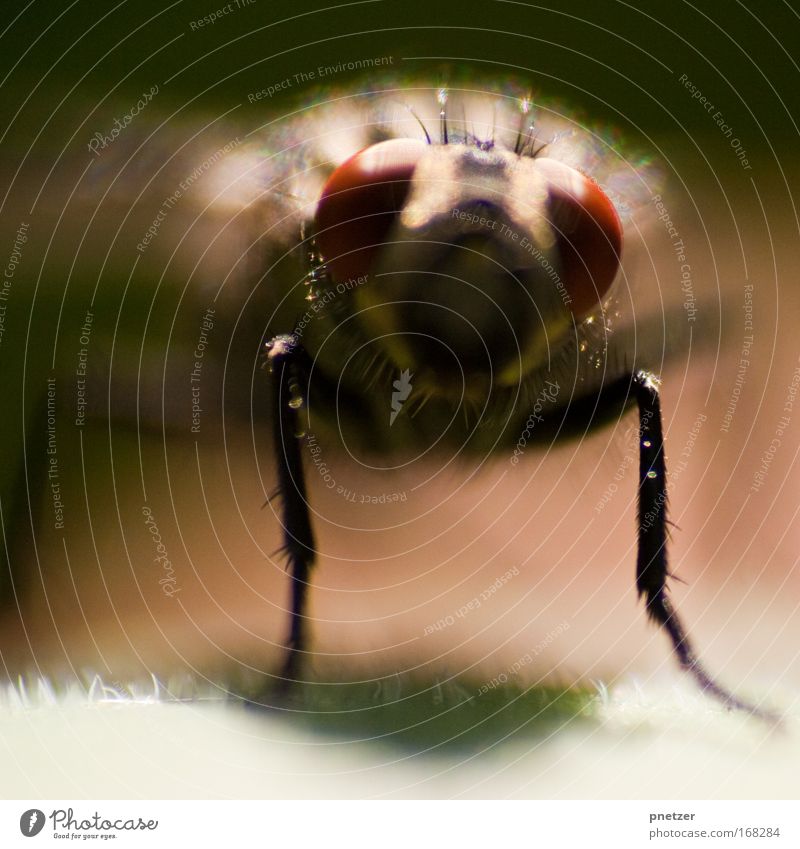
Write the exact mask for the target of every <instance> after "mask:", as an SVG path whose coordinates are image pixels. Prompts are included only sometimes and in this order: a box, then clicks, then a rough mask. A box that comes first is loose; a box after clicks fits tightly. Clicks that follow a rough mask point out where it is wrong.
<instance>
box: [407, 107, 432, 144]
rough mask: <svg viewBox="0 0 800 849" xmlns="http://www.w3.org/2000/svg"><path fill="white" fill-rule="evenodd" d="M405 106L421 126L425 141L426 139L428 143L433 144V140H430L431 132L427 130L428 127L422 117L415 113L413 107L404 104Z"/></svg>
mask: <svg viewBox="0 0 800 849" xmlns="http://www.w3.org/2000/svg"><path fill="white" fill-rule="evenodd" d="M406 108H407V109H408V111H409V112H410V113H411V114H412V115H413V116H414V118H415V119H416V121H417V123H418V124H419V125H420V127H422V132H423V133H425V141H427V142H428V144H433V142H432V141H431V134H430V133H429V132H428V128H427V127H426V126H425V124H424V123H423V121H422V118H420V117H419V115H417V113H416V112H415V111H414V107H413V106H406Z"/></svg>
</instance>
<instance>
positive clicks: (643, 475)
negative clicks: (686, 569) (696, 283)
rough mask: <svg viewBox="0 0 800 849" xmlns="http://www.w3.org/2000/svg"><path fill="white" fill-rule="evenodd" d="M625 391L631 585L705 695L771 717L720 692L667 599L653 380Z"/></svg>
mask: <svg viewBox="0 0 800 849" xmlns="http://www.w3.org/2000/svg"><path fill="white" fill-rule="evenodd" d="M630 387H631V389H632V391H633V394H634V396H635V398H636V402H637V404H638V407H639V516H638V519H639V553H638V558H637V563H636V586H637V588H638V590H639V595H640V596H644V597H645V602H646V604H647V613H648V615H649V616H650V618H651V619H653V620H654V621H655V622H656V623H658V625H660V626H661V627H662V628H664V630H665V631H666V632H667V634H668V635H669V638H670V640H671V641H672V646H673V648H674V650H675V654H676V655H677V657H678V661H679V662H680V664H681V666H682V667H683V668H684V669H685V670H686V671H687V672H689V673H691V675H693V676H694V679H695V680H696V681H697V683H698V684H699V685H700V686H701V687H702V688H703V690H704V691H706V692H707V693H709V694H711V695H713V696H715V697H716V698H718V699H719V700H720V701H722V702H723V703H724V704H726V705H727V706H728V707H731V708H737V709H739V710H744V711H748V712H749V713H754V714H757V715H759V716H762V717H765V718H774V717H772V716H771V715H770V714H769V713H767V712H766V711H764V710H762V709H760V708H757V707H756V706H754V705H751V704H748V703H747V702H744V701H742V700H741V699H738V698H737V697H736V696H734V695H733V694H732V693H730V692H728V691H727V690H726V689H725V688H724V687H721V686H720V685H719V684H717V682H716V681H715V680H714V679H713V678H712V677H711V675H710V674H709V673H708V672H707V671H706V669H705V668H704V667H703V665H702V664H701V663H700V660H699V658H698V657H697V653H696V652H695V650H694V647H693V646H692V643H691V642H690V640H689V636H688V634H687V633H686V629H685V628H684V626H683V624H682V622H681V620H680V619H679V618H678V614H677V613H676V612H675V608H674V607H673V606H672V602H671V601H670V599H669V596H668V595H667V577H668V576H669V571H668V566H667V545H666V543H667V471H666V463H665V460H664V434H663V430H662V425H661V405H660V403H659V395H658V381H657V380H656V378H655V377H654V376H653V375H652V374H648V373H647V372H641V371H640V372H637V373H636V374H634V375H632V377H631V378H630Z"/></svg>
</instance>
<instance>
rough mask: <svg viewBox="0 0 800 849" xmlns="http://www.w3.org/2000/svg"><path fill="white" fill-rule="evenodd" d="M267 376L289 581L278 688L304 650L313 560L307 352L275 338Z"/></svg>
mask: <svg viewBox="0 0 800 849" xmlns="http://www.w3.org/2000/svg"><path fill="white" fill-rule="evenodd" d="M267 349H268V352H269V353H268V357H267V359H268V363H269V367H270V372H271V374H272V399H271V401H272V403H271V407H272V422H273V424H272V428H273V446H274V451H275V460H276V464H277V469H278V493H279V495H280V497H281V501H282V521H283V550H284V551H285V553H286V556H287V558H288V561H289V566H288V570H289V573H290V575H291V579H292V591H291V621H290V624H289V637H288V640H287V652H288V653H287V656H286V660H285V662H284V665H283V669H282V671H281V678H282V681H281V682H280V686H281V689H287V688H288V687H290V686H291V685H292V683H293V682H295V681H296V680H297V673H298V671H299V669H300V666H301V662H302V657H303V655H304V654H305V652H306V637H307V628H306V621H307V620H306V614H305V610H306V599H307V595H308V578H309V574H310V572H311V567H312V566H313V565H314V559H315V543H314V532H313V530H312V528H311V516H310V511H309V506H308V499H307V497H306V484H305V478H304V476H303V462H302V455H301V450H300V440H301V439H302V436H303V432H304V428H303V426H302V422H301V417H302V416H303V415H304V414H305V409H304V408H305V406H306V400H307V399H306V395H307V391H308V375H309V361H308V354H307V353H306V351H305V349H304V348H303V346H302V345H301V344H300V341H299V339H298V338H297V336H294V335H290V334H286V335H282V336H276V337H275V338H274V339H273V340H272V341H271V342H268V343H267Z"/></svg>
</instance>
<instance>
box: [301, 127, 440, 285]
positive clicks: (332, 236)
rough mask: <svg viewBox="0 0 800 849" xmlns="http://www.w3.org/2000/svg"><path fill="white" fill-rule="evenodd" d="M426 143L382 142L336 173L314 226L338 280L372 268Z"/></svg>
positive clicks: (324, 189)
mask: <svg viewBox="0 0 800 849" xmlns="http://www.w3.org/2000/svg"><path fill="white" fill-rule="evenodd" d="M426 147H427V145H426V144H425V142H423V141H419V140H417V139H391V140H389V141H384V142H378V143H377V144H373V145H371V146H370V147H367V148H364V150H361V151H359V152H358V153H356V154H355V155H353V156H351V157H350V158H349V159H348V160H346V161H345V162H343V163H342V164H341V165H340V166H339V167H338V168H337V169H336V170H335V171H334V172H333V174H331V176H330V177H329V179H328V181H327V183H325V187H324V188H323V190H322V194H321V196H320V200H319V204H318V206H317V214H316V218H315V224H316V227H315V229H316V234H317V236H316V240H317V245H318V247H319V249H320V251H321V253H322V255H323V257H325V261H326V264H327V266H328V268H329V269H330V270H331V272H332V274H333V277H334V279H335V280H346V279H350V278H355V277H360V276H362V275H365V274H367V273H368V272H369V270H370V266H371V265H372V262H373V259H374V256H375V253H376V252H377V251H378V249H379V248H380V246H381V245H382V244H383V243H384V242H385V240H386V238H387V236H388V234H389V231H390V230H391V228H392V225H393V224H394V221H395V218H396V216H397V215H399V213H400V210H401V209H402V207H403V204H404V203H405V201H406V198H407V197H408V191H409V188H410V186H411V178H412V176H413V174H414V169H415V168H416V165H417V162H419V159H420V157H421V156H422V154H423V153H424V151H425V148H426Z"/></svg>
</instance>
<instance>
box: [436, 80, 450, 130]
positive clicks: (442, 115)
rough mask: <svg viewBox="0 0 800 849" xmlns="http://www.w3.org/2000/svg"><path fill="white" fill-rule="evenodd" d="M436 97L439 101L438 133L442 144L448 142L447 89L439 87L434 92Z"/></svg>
mask: <svg viewBox="0 0 800 849" xmlns="http://www.w3.org/2000/svg"><path fill="white" fill-rule="evenodd" d="M436 99H437V100H438V101H439V106H440V107H441V109H440V110H439V124H440V135H441V139H442V144H448V139H447V109H446V106H447V89H446V88H440V89H439V91H438V92H437V93H436Z"/></svg>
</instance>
